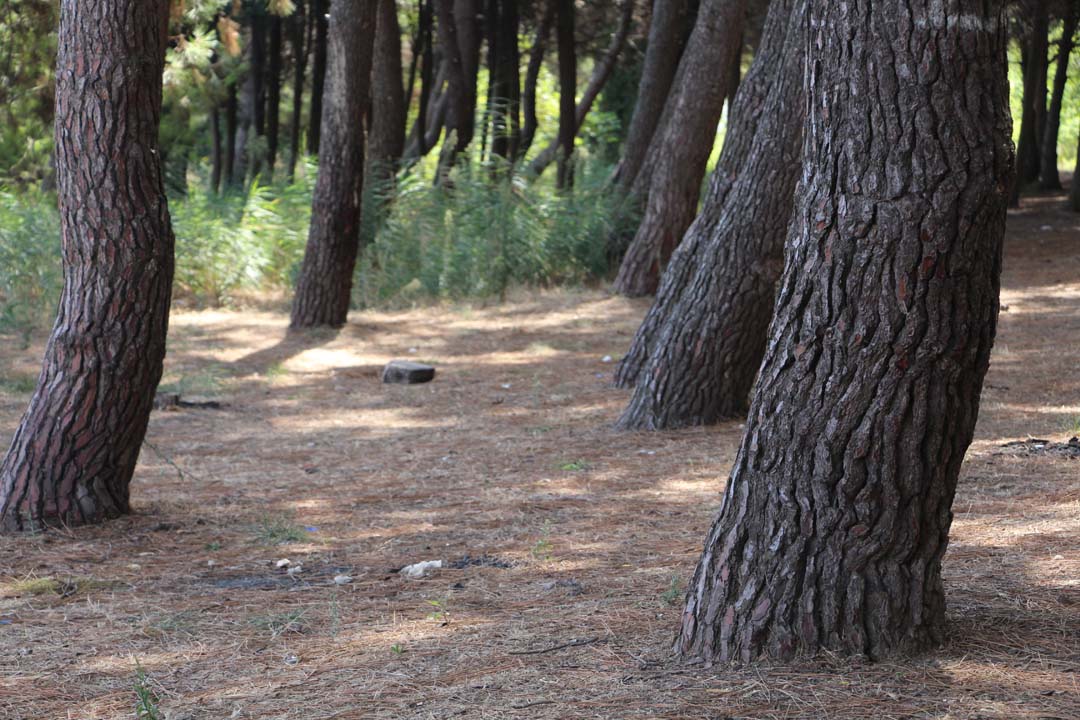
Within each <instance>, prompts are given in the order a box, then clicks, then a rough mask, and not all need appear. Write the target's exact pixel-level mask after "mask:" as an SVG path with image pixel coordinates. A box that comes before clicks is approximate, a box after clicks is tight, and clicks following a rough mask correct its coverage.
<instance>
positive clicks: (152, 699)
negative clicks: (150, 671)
mask: <svg viewBox="0 0 1080 720" xmlns="http://www.w3.org/2000/svg"><path fill="white" fill-rule="evenodd" d="M134 689H135V717H136V718H137V719H138V720H158V719H159V718H160V717H161V712H160V711H159V710H158V698H157V695H156V694H155V693H154V690H153V688H151V687H150V678H149V677H147V675H146V671H145V670H143V668H142V665H139V664H138V662H136V664H135V687H134Z"/></svg>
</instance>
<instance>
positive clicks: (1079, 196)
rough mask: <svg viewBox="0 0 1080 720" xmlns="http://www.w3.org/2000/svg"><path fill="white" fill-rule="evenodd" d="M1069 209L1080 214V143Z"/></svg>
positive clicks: (1077, 149) (1078, 143)
mask: <svg viewBox="0 0 1080 720" xmlns="http://www.w3.org/2000/svg"><path fill="white" fill-rule="evenodd" d="M1069 208H1070V209H1071V210H1072V211H1073V212H1080V141H1078V142H1077V148H1076V167H1075V168H1074V169H1073V176H1072V186H1071V187H1070V188H1069Z"/></svg>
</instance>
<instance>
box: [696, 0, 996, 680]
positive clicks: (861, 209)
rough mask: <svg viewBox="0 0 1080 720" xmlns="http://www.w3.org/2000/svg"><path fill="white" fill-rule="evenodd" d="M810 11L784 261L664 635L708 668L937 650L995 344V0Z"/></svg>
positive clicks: (886, 2)
mask: <svg viewBox="0 0 1080 720" xmlns="http://www.w3.org/2000/svg"><path fill="white" fill-rule="evenodd" d="M810 12H811V18H810V22H809V23H808V25H807V28H808V32H809V33H810V37H809V42H808V43H806V48H807V50H808V52H809V56H808V59H807V64H808V68H807V79H806V88H807V92H808V94H809V96H808V100H809V102H808V103H807V108H808V109H809V111H810V114H809V119H808V125H807V129H806V133H807V135H806V140H805V143H804V150H803V167H804V168H806V171H805V173H804V175H803V178H802V181H801V184H800V188H799V191H798V203H797V205H798V207H797V210H796V212H795V218H796V221H795V222H794V223H793V224H792V228H791V234H790V236H789V239H788V242H787V266H786V268H785V271H784V275H783V279H782V281H781V285H780V291H779V294H778V298H777V303H776V315H775V319H774V320H773V323H772V327H771V330H770V338H769V342H768V349H767V351H766V354H765V359H764V362H763V364H762V367H761V378H760V379H759V381H758V383H757V385H756V389H755V393H754V400H753V403H752V407H751V410H750V416H749V418H748V420H747V425H746V432H745V435H744V438H743V442H742V447H741V448H740V450H739V453H738V455H737V458H736V461H735V467H734V468H733V470H732V475H731V478H730V480H729V482H728V486H727V489H726V491H725V493H724V499H723V502H722V505H721V510H720V514H719V517H718V518H717V520H716V522H715V524H714V525H713V527H712V529H711V530H710V532H709V535H708V539H707V540H706V545H705V550H704V552H703V554H702V556H701V560H700V562H699V565H698V568H697V571H696V573H695V575H694V578H693V580H692V581H691V583H690V587H689V591H688V595H687V601H686V606H685V609H684V611H683V617H682V624H681V628H680V635H679V639H678V641H677V644H676V649H677V651H678V652H679V653H680V654H681V655H682V656H683V657H684V658H686V659H701V660H704V661H705V662H707V663H711V662H714V661H719V662H737V663H748V662H751V661H753V660H755V659H757V658H760V657H763V656H765V657H771V658H775V659H778V660H789V659H791V658H793V657H795V656H809V655H813V654H815V653H817V652H819V651H822V650H826V651H829V652H833V653H841V654H854V655H866V656H869V657H870V658H873V659H879V658H884V657H888V656H890V655H894V654H898V653H903V652H909V651H917V650H921V649H924V648H927V647H930V646H933V645H935V644H937V643H940V642H941V641H942V640H943V637H944V623H945V597H944V591H943V588H942V582H941V560H942V556H943V554H944V552H945V547H946V544H947V541H948V531H949V524H950V519H951V516H952V513H951V505H952V500H953V495H954V493H955V490H956V481H957V476H958V474H959V471H960V465H961V462H962V460H963V457H964V453H965V451H966V450H967V447H968V445H969V443H970V441H971V437H972V433H973V431H974V428H975V420H976V416H977V414H978V407H979V393H980V390H981V388H982V382H983V378H984V376H985V373H986V369H987V366H988V364H989V359H990V348H991V345H992V343H993V339H994V329H995V324H996V319H997V310H998V290H999V276H1000V271H1001V247H1002V237H1003V235H1004V229H1005V207H1006V203H1007V189H1008V187H1009V181H1010V176H1011V174H1012V167H1013V165H1012V162H1013V158H1012V152H1011V143H1010V138H1009V128H1010V121H1009V114H1008V113H1009V102H1008V98H1009V95H1008V87H1007V83H1006V76H1005V67H1006V55H1005V49H1006V32H1005V16H1004V9H1003V7H1002V3H985V2H982V1H981V0H980V1H978V2H976V0H946V2H944V3H942V2H938V1H936V0H935V1H933V2H932V1H931V0H910V1H908V2H900V1H899V0H882V1H881V2H874V3H873V4H872V5H870V4H863V5H855V4H843V3H834V2H830V1H829V0H813V2H812V3H811V10H810ZM882 28H888V29H889V33H888V34H887V35H882V34H881V29H882ZM910 68H918V70H919V71H918V72H907V71H906V69H910ZM960 98H964V99H966V101H964V102H959V101H958V99H960Z"/></svg>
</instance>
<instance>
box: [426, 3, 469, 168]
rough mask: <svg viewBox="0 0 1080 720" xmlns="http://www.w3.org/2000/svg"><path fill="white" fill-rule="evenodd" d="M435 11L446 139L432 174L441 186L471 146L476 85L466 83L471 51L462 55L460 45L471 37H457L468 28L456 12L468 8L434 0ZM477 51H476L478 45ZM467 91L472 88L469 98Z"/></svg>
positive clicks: (467, 22)
mask: <svg viewBox="0 0 1080 720" xmlns="http://www.w3.org/2000/svg"><path fill="white" fill-rule="evenodd" d="M435 7H436V10H437V13H438V19H439V23H438V24H439V43H440V45H442V51H443V58H444V62H445V63H446V70H447V82H446V95H447V103H448V105H447V111H446V137H445V138H444V140H443V151H442V153H441V156H440V158H439V169H438V172H437V174H436V182H437V183H442V182H444V181H445V179H446V175H447V174H448V173H449V172H450V167H451V166H452V165H453V164H454V163H455V162H457V159H458V157H459V156H460V155H461V154H462V153H463V152H465V150H466V148H468V147H469V143H471V142H472V136H473V129H474V124H475V123H474V113H475V110H476V93H475V88H476V84H475V78H473V80H471V81H470V80H469V78H468V75H467V70H468V68H467V66H466V60H467V59H468V58H471V48H470V49H469V51H468V52H464V53H463V52H462V43H463V42H465V41H471V40H472V39H473V38H472V35H471V34H470V33H468V32H467V33H466V37H465V38H462V37H460V36H459V29H460V28H463V27H469V25H470V23H469V20H468V18H459V17H458V16H457V13H458V12H461V11H463V10H466V9H467V7H471V4H470V3H468V2H462V0H436V2H435ZM474 19H475V18H474ZM477 47H478V48H479V45H477ZM475 66H476V63H472V64H470V65H469V66H468V67H475ZM470 87H472V88H473V93H472V94H471V95H470V93H469V88H470Z"/></svg>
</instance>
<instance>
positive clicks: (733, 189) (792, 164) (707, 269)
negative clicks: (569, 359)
mask: <svg viewBox="0 0 1080 720" xmlns="http://www.w3.org/2000/svg"><path fill="white" fill-rule="evenodd" d="M805 27H806V0H773V2H772V4H771V6H770V16H769V19H768V23H767V26H766V30H765V32H766V33H769V34H774V35H779V36H780V40H781V41H780V42H777V41H776V38H774V37H767V38H766V39H765V42H764V43H763V47H762V50H761V51H760V52H759V54H758V57H757V58H756V59H755V61H754V62H755V66H761V67H759V68H758V70H757V71H758V72H761V69H762V68H764V69H765V74H766V75H768V76H770V83H769V84H770V88H769V90H768V95H767V100H766V102H765V105H764V107H763V108H761V109H760V110H757V111H755V112H754V114H753V123H754V125H753V128H752V129H751V131H750V132H752V133H753V143H752V145H751V147H750V149H749V151H748V152H747V153H746V157H745V160H744V161H743V162H742V163H741V166H740V168H739V170H738V179H737V180H736V181H735V182H734V183H733V184H731V185H730V186H728V187H726V188H724V189H723V191H720V192H718V191H717V190H718V189H717V188H716V187H715V183H714V184H713V185H714V187H713V188H711V191H710V193H709V197H708V200H707V201H706V203H705V206H704V207H703V209H702V212H701V215H700V216H699V217H698V219H697V221H696V222H695V223H694V224H693V226H691V229H690V231H689V232H688V233H687V238H686V240H685V241H684V242H683V244H682V245H680V247H679V249H678V250H677V251H676V254H675V256H674V257H673V258H672V264H671V267H670V268H669V272H668V273H666V274H665V278H664V282H663V284H662V286H661V287H662V289H661V292H660V293H659V294H658V296H657V298H656V302H655V303H654V304H653V307H652V308H651V309H650V311H649V315H648V317H647V318H646V320H645V322H643V323H642V326H641V328H640V329H639V330H638V337H637V338H635V344H637V343H639V342H640V343H642V344H643V345H644V344H648V345H647V346H646V347H644V348H642V349H639V350H637V351H636V353H637V354H638V357H636V358H635V357H634V353H635V351H633V350H632V351H631V354H629V355H628V356H627V357H626V358H624V360H623V363H622V364H621V366H620V375H622V376H624V378H623V379H626V378H627V377H629V376H631V375H633V376H634V378H635V379H637V387H636V388H635V390H634V395H633V397H632V398H631V400H630V404H629V406H628V407H627V409H626V411H625V412H624V413H623V416H622V418H621V419H620V421H619V425H620V427H622V428H624V429H651V430H656V429H662V428H673V427H680V426H684V425H701V424H708V423H712V422H715V421H716V420H718V419H720V418H723V417H730V416H734V415H740V414H744V413H745V412H746V406H747V401H748V399H749V394H750V388H751V385H752V384H753V381H754V376H755V374H756V373H757V369H758V366H759V364H760V363H761V356H762V354H763V353H764V351H765V340H766V336H767V333H768V327H769V320H770V319H771V318H772V308H773V293H774V291H775V287H776V281H777V279H778V278H779V277H780V272H781V270H782V269H783V265H784V240H785V238H786V237H787V229H788V223H789V220H790V217H791V212H792V205H793V201H794V192H795V183H796V181H797V179H798V177H799V174H800V173H799V169H800V165H801V162H802V157H801V147H802V134H803V133H802V131H803V124H804V116H805V111H804V108H805V102H804V100H803V56H804V53H805V38H804V30H805ZM768 68H775V69H773V70H768ZM748 82H757V80H753V79H751V78H748ZM740 101H741V98H740V100H737V102H740ZM732 130H738V131H745V128H742V127H736V126H733V127H732ZM734 151H735V152H739V150H738V148H735V149H734ZM724 152H725V153H726V152H727V148H725V150H724ZM721 167H722V166H721ZM718 172H723V170H722V169H721V168H720V167H718ZM668 275H670V276H671V279H677V280H679V281H681V284H679V285H677V286H676V285H673V284H672V283H671V282H669V278H668ZM644 358H647V359H648V362H647V364H646V365H645V366H644V368H642V366H641V365H640V364H637V365H635V367H634V369H633V371H631V369H630V363H633V362H635V361H636V362H638V363H640V362H641V361H642V360H643V359H644Z"/></svg>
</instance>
